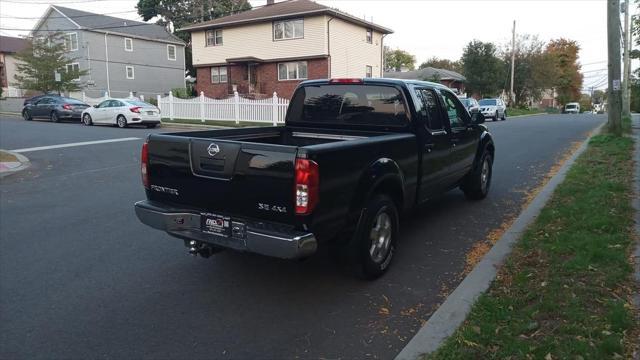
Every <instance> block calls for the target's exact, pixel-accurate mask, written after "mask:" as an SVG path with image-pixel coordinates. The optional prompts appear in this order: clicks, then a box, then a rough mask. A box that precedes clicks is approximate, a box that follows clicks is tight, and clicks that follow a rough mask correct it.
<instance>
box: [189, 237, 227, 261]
mask: <svg viewBox="0 0 640 360" xmlns="http://www.w3.org/2000/svg"><path fill="white" fill-rule="evenodd" d="M184 244H185V246H186V247H188V248H189V254H191V255H192V256H196V255H200V256H202V257H203V258H205V259H206V258H208V257H209V256H211V255H213V254H215V253H218V252H220V251H222V250H223V249H222V248H219V247H217V246H216V247H214V246H212V245H208V244H206V243H203V242H200V241H195V240H190V241H185V242H184Z"/></svg>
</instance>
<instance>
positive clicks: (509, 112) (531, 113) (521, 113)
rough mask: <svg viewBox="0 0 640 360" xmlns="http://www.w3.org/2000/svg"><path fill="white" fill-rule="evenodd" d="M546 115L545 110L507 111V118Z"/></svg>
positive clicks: (514, 109)
mask: <svg viewBox="0 0 640 360" xmlns="http://www.w3.org/2000/svg"><path fill="white" fill-rule="evenodd" d="M541 113H544V110H540V109H519V108H509V109H507V116H520V115H533V114H541Z"/></svg>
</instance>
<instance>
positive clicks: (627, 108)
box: [622, 0, 631, 116]
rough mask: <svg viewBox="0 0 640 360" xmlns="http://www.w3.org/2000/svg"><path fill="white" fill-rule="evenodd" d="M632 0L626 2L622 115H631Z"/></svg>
mask: <svg viewBox="0 0 640 360" xmlns="http://www.w3.org/2000/svg"><path fill="white" fill-rule="evenodd" d="M630 2H631V0H625V2H624V8H623V10H624V53H623V54H624V55H623V62H624V73H623V81H622V115H623V116H630V115H631V91H630V90H631V86H630V85H631V84H630V82H629V80H630V79H631V56H630V55H631V54H630V52H631V26H630V24H629V3H630Z"/></svg>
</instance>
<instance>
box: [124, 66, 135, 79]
mask: <svg viewBox="0 0 640 360" xmlns="http://www.w3.org/2000/svg"><path fill="white" fill-rule="evenodd" d="M126 70H127V79H134V78H135V74H134V71H133V66H127V67H126Z"/></svg>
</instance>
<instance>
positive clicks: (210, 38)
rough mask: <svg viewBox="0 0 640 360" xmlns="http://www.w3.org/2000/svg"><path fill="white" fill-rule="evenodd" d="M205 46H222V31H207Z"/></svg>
mask: <svg viewBox="0 0 640 360" xmlns="http://www.w3.org/2000/svg"><path fill="white" fill-rule="evenodd" d="M206 37H207V46H220V45H222V30H207V36H206Z"/></svg>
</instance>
